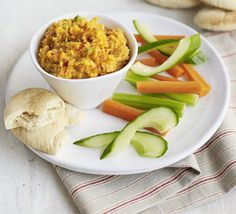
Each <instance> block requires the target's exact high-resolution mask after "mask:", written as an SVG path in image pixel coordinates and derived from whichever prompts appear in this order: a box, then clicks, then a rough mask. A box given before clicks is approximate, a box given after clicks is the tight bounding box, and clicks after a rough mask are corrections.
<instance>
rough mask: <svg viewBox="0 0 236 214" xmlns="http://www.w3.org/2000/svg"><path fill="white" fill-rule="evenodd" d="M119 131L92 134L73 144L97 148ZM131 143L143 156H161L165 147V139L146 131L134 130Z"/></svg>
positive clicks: (104, 144) (108, 141)
mask: <svg viewBox="0 0 236 214" xmlns="http://www.w3.org/2000/svg"><path fill="white" fill-rule="evenodd" d="M119 133H120V132H119V131H116V132H110V133H103V134H98V135H94V136H91V137H88V138H85V139H82V140H79V141H76V142H74V144H75V145H79V146H84V147H89V148H98V147H102V146H107V145H109V144H110V143H111V141H112V140H114V139H115V138H116V137H117V135H118V134H119ZM131 145H132V146H133V147H134V148H135V150H136V151H137V152H138V154H139V155H140V156H143V157H153V158H157V157H161V156H163V155H164V154H165V153H166V151H167V149H168V143H167V141H166V140H165V139H164V138H162V137H161V136H159V135H155V134H152V133H148V132H139V131H138V132H136V133H135V135H134V136H133V138H132V140H131Z"/></svg>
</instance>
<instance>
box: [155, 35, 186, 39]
mask: <svg viewBox="0 0 236 214" xmlns="http://www.w3.org/2000/svg"><path fill="white" fill-rule="evenodd" d="M154 36H155V38H156V39H157V40H164V39H183V38H184V37H185V35H154Z"/></svg>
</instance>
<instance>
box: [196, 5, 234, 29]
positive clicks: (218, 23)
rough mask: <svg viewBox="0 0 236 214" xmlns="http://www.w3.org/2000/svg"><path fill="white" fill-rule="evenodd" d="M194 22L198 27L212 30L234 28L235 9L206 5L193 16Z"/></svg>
mask: <svg viewBox="0 0 236 214" xmlns="http://www.w3.org/2000/svg"><path fill="white" fill-rule="evenodd" d="M194 22H195V24H196V25H197V26H199V27H200V28H203V29H206V30H212V31H231V30H236V11H226V10H222V9H219V8H213V7H206V8H203V9H201V10H200V11H199V12H198V13H197V14H196V16H195V18H194Z"/></svg>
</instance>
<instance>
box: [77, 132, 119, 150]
mask: <svg viewBox="0 0 236 214" xmlns="http://www.w3.org/2000/svg"><path fill="white" fill-rule="evenodd" d="M119 133H120V132H119V131H116V132H110V133H103V134H97V135H93V136H91V137H87V138H84V139H81V140H78V141H76V142H74V144H75V145H79V146H84V147H90V148H98V147H102V146H107V145H108V144H109V143H111V142H112V141H113V140H114V138H115V137H116V136H117V135H118V134H119Z"/></svg>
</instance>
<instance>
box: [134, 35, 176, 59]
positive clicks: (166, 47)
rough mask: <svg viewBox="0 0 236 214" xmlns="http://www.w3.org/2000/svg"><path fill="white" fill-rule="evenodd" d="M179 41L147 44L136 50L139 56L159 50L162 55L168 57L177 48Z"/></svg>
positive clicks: (161, 41) (169, 40)
mask: <svg viewBox="0 0 236 214" xmlns="http://www.w3.org/2000/svg"><path fill="white" fill-rule="evenodd" d="M179 41H180V40H179V39H167V40H160V41H155V42H151V43H147V44H145V45H142V46H140V47H139V48H138V53H139V54H141V53H146V52H149V51H152V50H159V51H160V52H162V53H163V54H165V55H167V56H169V55H171V54H172V53H173V52H174V50H175V49H176V47H177V46H178V43H179Z"/></svg>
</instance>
